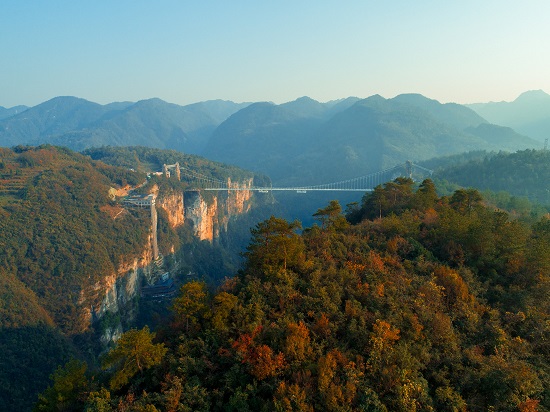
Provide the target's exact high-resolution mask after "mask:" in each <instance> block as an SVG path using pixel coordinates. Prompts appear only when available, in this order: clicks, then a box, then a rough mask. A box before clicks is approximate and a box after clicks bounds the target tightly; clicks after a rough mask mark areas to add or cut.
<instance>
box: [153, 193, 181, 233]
mask: <svg viewBox="0 0 550 412" xmlns="http://www.w3.org/2000/svg"><path fill="white" fill-rule="evenodd" d="M157 207H160V208H162V209H164V211H165V212H166V215H167V216H168V223H169V224H170V226H171V227H173V228H175V227H179V226H182V225H183V224H184V223H185V215H184V205H183V193H182V192H178V191H171V192H169V193H166V194H164V195H162V196H161V197H157Z"/></svg>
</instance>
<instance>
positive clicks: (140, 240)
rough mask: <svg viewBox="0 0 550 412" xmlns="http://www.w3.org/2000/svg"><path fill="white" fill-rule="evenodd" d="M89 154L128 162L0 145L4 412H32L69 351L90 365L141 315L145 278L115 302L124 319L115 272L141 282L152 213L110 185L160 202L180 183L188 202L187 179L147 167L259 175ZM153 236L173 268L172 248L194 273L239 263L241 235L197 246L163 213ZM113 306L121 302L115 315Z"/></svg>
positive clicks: (130, 153)
mask: <svg viewBox="0 0 550 412" xmlns="http://www.w3.org/2000/svg"><path fill="white" fill-rule="evenodd" d="M90 154H92V153H90ZM93 155H94V156H96V157H102V158H105V160H106V161H108V162H111V163H112V164H119V165H121V166H123V167H118V166H113V165H108V164H107V163H105V162H102V161H99V160H93V159H92V158H91V157H90V156H85V155H82V154H79V153H75V152H72V151H71V150H68V149H65V148H58V147H54V146H49V145H45V146H39V147H28V146H17V147H14V148H13V149H2V148H0V353H2V354H3V355H2V357H1V360H0V410H5V411H20V410H28V408H29V407H30V405H31V404H32V403H33V402H34V400H35V396H36V393H37V392H38V391H40V390H43V389H44V387H45V386H46V382H47V378H48V376H49V374H50V373H52V371H53V370H54V368H55V366H56V365H58V364H62V363H64V362H65V361H66V360H67V359H68V358H69V356H77V357H79V358H86V359H91V360H92V361H93V359H94V356H95V353H94V351H95V350H96V349H98V347H99V346H100V345H99V339H100V337H101V336H102V333H103V332H105V330H106V329H107V328H109V327H112V328H114V327H120V324H121V323H122V324H123V325H124V326H125V327H129V326H131V325H132V324H133V322H136V313H137V312H138V308H137V306H138V302H139V288H140V286H141V280H142V279H141V278H136V280H135V283H136V285H135V288H137V290H133V292H132V293H133V294H134V295H130V293H128V296H125V297H124V299H127V300H128V301H127V302H126V301H124V302H122V301H121V303H120V305H122V303H125V304H127V306H128V308H124V309H127V310H128V311H133V314H132V316H128V317H127V318H124V319H121V316H122V315H121V313H118V312H117V310H118V306H117V305H118V303H117V302H116V299H119V300H120V299H123V298H122V297H121V296H120V294H121V293H127V292H125V291H126V289H125V288H127V287H128V286H127V285H126V286H124V283H122V280H121V279H120V278H121V277H123V275H125V274H126V273H127V272H128V273H130V274H134V275H135V276H136V277H137V270H138V269H137V268H135V267H134V266H135V263H133V262H135V261H136V259H138V260H140V259H141V260H142V259H145V258H143V256H144V255H145V256H147V253H149V252H147V251H148V248H150V244H149V242H150V239H151V236H152V224H151V212H150V210H149V209H136V208H129V207H124V206H123V205H121V203H120V201H117V200H115V199H114V198H113V197H111V196H112V195H110V193H111V192H112V191H113V189H118V190H120V191H121V192H122V193H126V192H127V191H128V189H129V188H130V187H136V186H140V189H141V190H142V191H146V192H147V191H150V190H157V192H158V193H159V194H160V196H161V197H162V195H163V193H165V191H169V190H173V189H174V188H177V189H179V190H180V198H182V196H183V194H182V191H183V190H184V189H185V188H186V187H188V186H189V182H188V181H185V180H183V181H181V182H179V181H177V180H175V179H167V178H165V177H155V178H152V179H150V180H147V177H146V174H145V173H144V172H145V171H150V170H151V169H150V168H149V167H153V170H158V169H159V168H162V164H163V163H164V162H168V161H170V163H172V162H175V161H178V160H179V161H180V162H182V166H186V167H187V168H188V169H189V168H191V169H192V170H193V171H195V172H197V171H198V172H201V173H202V174H203V175H204V176H207V177H209V178H215V179H227V178H229V177H231V178H232V179H233V181H236V182H238V181H239V179H245V178H246V179H252V178H253V174H252V173H250V172H245V171H243V170H240V169H237V168H234V167H224V165H221V164H219V163H213V162H210V161H208V160H207V159H203V158H198V157H193V156H189V155H183V154H181V153H177V152H173V151H162V150H159V149H146V148H130V149H117V150H109V149H107V148H105V149H101V150H97V151H95V152H93ZM138 156H139V157H138ZM140 159H141V160H140ZM117 161H118V163H117ZM130 168H132V170H130ZM138 169H139V170H138ZM136 170H137V171H136ZM145 182H148V183H147V185H145V186H142V185H143V184H144V183H145ZM211 200H212V199H211ZM220 213H224V211H223V210H222V211H221V212H220ZM232 223H233V221H231V224H232ZM252 224H253V223H252ZM231 228H232V227H231ZM242 230H245V229H244V228H243V229H242ZM157 238H158V246H159V249H160V252H161V253H162V254H163V255H165V256H167V258H166V260H165V262H166V265H167V267H168V266H170V265H171V266H170V267H171V268H173V267H174V265H175V264H174V261H175V259H174V258H173V256H172V254H175V253H178V257H177V259H178V261H179V265H180V267H181V270H184V269H185V270H186V272H185V273H188V272H189V271H191V270H193V271H194V273H195V276H201V277H202V276H210V277H212V278H215V275H216V276H219V277H223V276H224V274H225V273H228V271H229V270H231V271H233V270H234V268H235V265H236V262H237V261H238V256H233V255H232V252H233V251H234V249H236V248H238V246H240V244H239V243H238V242H237V241H236V240H235V241H232V240H231V239H228V240H226V244H217V245H212V244H210V243H208V242H200V241H198V240H197V239H195V238H194V236H193V232H192V230H191V229H190V228H189V227H188V226H185V227H181V228H179V229H176V228H174V227H172V226H171V224H170V222H169V217H168V216H167V214H166V212H164V210H162V209H159V212H158V228H157ZM231 242H233V243H231ZM184 245H185V248H183V246H184ZM230 246H232V247H233V249H231V250H229V249H230ZM179 248H181V250H179ZM149 254H150V253H149ZM184 258H185V259H186V261H185V262H184V261H183V259H184ZM141 260H140V261H141ZM146 263H147V262H146ZM149 263H151V262H149ZM125 268H126V269H125ZM198 269H200V272H199V271H198ZM195 270H197V271H195ZM174 275H178V272H174ZM121 289H122V291H121ZM109 293H114V295H113V296H114V297H113V296H111V295H109V296H107V295H108V294H109ZM117 293H118V294H117ZM117 296H118V298H117ZM108 304H110V305H111V306H113V305H114V307H112V308H110V309H109V310H111V311H110V312H106V311H107V309H106V307H107V306H108ZM156 306H157V307H159V306H161V305H158V304H157V305H156ZM121 310H122V309H121ZM105 313H108V315H105ZM100 315H104V316H103V318H101V319H97V318H96V317H99V316H100ZM140 315H141V312H140ZM143 316H144V317H145V318H146V317H147V316H150V314H149V313H144V314H143Z"/></svg>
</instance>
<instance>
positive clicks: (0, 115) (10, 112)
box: [0, 106, 28, 120]
mask: <svg viewBox="0 0 550 412" xmlns="http://www.w3.org/2000/svg"><path fill="white" fill-rule="evenodd" d="M27 109H28V106H15V107H10V108H9V109H7V108H5V107H2V106H0V120H3V119H7V118H8V117H12V116H15V115H16V114H18V113H21V112H24V111H25V110H27Z"/></svg>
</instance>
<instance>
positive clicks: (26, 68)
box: [0, 0, 550, 107]
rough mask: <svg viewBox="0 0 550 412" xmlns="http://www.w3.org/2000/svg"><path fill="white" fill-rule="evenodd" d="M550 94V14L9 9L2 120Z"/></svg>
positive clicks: (543, 10)
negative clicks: (47, 113)
mask: <svg viewBox="0 0 550 412" xmlns="http://www.w3.org/2000/svg"><path fill="white" fill-rule="evenodd" d="M533 89H543V90H545V91H546V92H549V93H550V1H548V0H537V1H529V0H524V1H522V2H520V1H508V0H475V1H470V0H460V1H445V0H438V1H422V0H420V1H418V0H413V1H411V0H406V1H380V0H376V1H369V0H359V1H353V0H346V1H324V0H314V1H301V0H292V1H286V0H278V1H263V0H254V1H240V0H220V1H205V0H203V1H191V0H189V1H185V0H173V1H164V0H155V1H153V0H150V1H140V0H94V1H75V0H54V1H40V0H36V1H31V0H2V1H1V5H0V106H4V107H11V106H15V105H18V104H25V105H30V106H32V105H35V104H38V103H41V102H43V101H45V100H48V99H50V98H52V97H55V96H60V95H71V96H78V97H82V98H85V99H88V100H91V101H95V102H98V103H102V104H104V103H108V102H112V101H125V100H128V101H137V100H140V99H145V98H150V97H160V98H161V99H163V100H166V101H169V102H173V103H178V104H188V103H193V102H197V101H202V100H209V99H226V100H233V101H236V102H242V101H274V102H276V103H282V102H286V101H290V100H294V99H296V98H298V97H301V96H310V97H312V98H314V99H316V100H319V101H327V100H333V99H338V98H343V97H348V96H358V97H368V96H370V95H373V94H376V93H378V94H380V95H382V96H384V97H393V96H395V95H397V94H400V93H412V92H414V93H422V94H424V95H425V96H428V97H431V98H434V99H437V100H439V101H441V102H451V101H452V102H457V103H473V102H481V101H490V100H493V101H500V100H508V101H510V100H513V99H515V98H516V97H517V96H518V95H519V94H520V93H522V92H524V91H526V90H533Z"/></svg>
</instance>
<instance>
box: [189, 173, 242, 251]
mask: <svg viewBox="0 0 550 412" xmlns="http://www.w3.org/2000/svg"><path fill="white" fill-rule="evenodd" d="M251 186H252V179H249V180H247V181H245V182H241V183H232V182H231V180H228V187H230V188H231V187H232V188H244V189H247V188H250V187H251ZM209 193H217V194H216V195H214V196H213V197H212V198H211V199H209V198H205V197H204V196H203V195H202V192H200V191H198V190H194V191H187V192H185V194H184V216H185V219H189V220H190V221H191V222H192V224H193V228H194V231H195V236H197V237H198V238H199V239H200V240H208V241H209V242H213V241H216V240H217V239H218V238H219V236H220V231H227V225H228V223H229V220H230V219H231V218H232V217H235V216H238V215H241V214H244V213H247V212H248V211H249V210H250V208H251V206H252V202H251V200H252V192H251V191H250V190H228V191H219V192H209Z"/></svg>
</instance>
